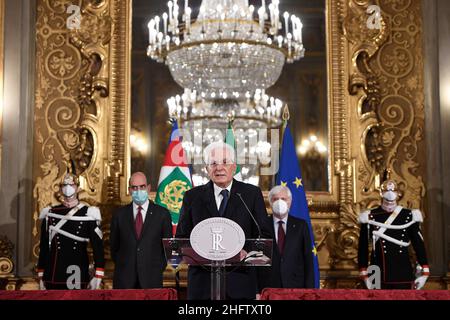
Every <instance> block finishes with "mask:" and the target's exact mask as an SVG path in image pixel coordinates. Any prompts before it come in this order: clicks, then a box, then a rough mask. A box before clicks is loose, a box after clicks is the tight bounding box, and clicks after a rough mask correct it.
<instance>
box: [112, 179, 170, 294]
mask: <svg viewBox="0 0 450 320" xmlns="http://www.w3.org/2000/svg"><path fill="white" fill-rule="evenodd" d="M128 190H129V192H130V194H131V196H132V198H133V202H132V203H130V204H129V205H127V206H124V207H122V208H120V209H119V210H118V212H116V213H115V214H114V216H113V217H112V221H111V234H110V244H111V257H112V259H113V261H114V263H115V270H114V280H113V287H114V289H146V288H161V287H162V285H163V271H164V269H165V268H166V266H167V261H166V258H165V255H164V248H163V244H162V238H170V237H171V236H172V220H171V217H170V213H169V211H167V209H165V208H163V207H161V206H159V205H157V204H155V203H153V202H152V201H150V200H149V198H148V194H149V193H150V184H148V185H147V178H146V177H145V174H143V173H142V172H136V173H134V174H133V175H132V176H131V178H130V181H129V187H128Z"/></svg>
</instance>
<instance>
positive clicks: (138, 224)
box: [134, 206, 143, 239]
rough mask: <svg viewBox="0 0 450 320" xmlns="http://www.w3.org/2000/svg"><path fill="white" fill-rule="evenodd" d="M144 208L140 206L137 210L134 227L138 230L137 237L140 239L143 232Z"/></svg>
mask: <svg viewBox="0 0 450 320" xmlns="http://www.w3.org/2000/svg"><path fill="white" fill-rule="evenodd" d="M141 211H142V207H141V206H138V209H137V215H136V220H135V222H134V227H135V229H136V236H137V238H138V239H139V238H140V237H141V232H142V225H143V223H142V212H141Z"/></svg>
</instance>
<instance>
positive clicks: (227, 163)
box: [208, 160, 233, 168]
mask: <svg viewBox="0 0 450 320" xmlns="http://www.w3.org/2000/svg"><path fill="white" fill-rule="evenodd" d="M232 164H233V162H232V161H230V160H224V161H223V162H216V161H214V162H212V163H209V164H208V166H209V167H211V168H216V167H217V166H220V165H222V166H231V165H232Z"/></svg>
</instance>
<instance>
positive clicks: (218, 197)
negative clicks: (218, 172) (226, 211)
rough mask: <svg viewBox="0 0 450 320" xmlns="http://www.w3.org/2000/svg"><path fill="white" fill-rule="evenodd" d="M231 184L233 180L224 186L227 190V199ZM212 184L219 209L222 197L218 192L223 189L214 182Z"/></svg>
mask: <svg viewBox="0 0 450 320" xmlns="http://www.w3.org/2000/svg"><path fill="white" fill-rule="evenodd" d="M232 184H233V181H231V183H230V184H229V185H228V187H226V188H225V189H227V190H228V199H230V194H231V185H232ZM213 186H214V198H215V199H216V205H217V210H219V208H220V204H221V203H222V199H223V196H222V195H221V194H220V192H222V190H224V189H223V188H221V187H219V186H217V185H216V184H215V183H213Z"/></svg>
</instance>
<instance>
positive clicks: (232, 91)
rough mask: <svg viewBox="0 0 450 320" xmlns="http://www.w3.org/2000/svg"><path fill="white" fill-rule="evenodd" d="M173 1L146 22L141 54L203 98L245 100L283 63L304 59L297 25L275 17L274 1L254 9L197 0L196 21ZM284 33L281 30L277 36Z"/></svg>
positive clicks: (240, 2) (241, 1)
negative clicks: (146, 41)
mask: <svg viewBox="0 0 450 320" xmlns="http://www.w3.org/2000/svg"><path fill="white" fill-rule="evenodd" d="M178 2H179V1H177V0H174V1H169V2H168V3H167V7H168V13H167V12H165V13H163V15H162V19H161V18H160V17H158V16H155V17H154V18H152V19H151V20H150V22H149V23H148V28H149V46H148V49H147V55H148V56H149V57H150V58H152V59H154V60H156V61H158V62H165V63H166V64H167V65H168V67H169V69H170V72H171V74H172V76H173V78H174V79H175V81H176V82H177V83H178V84H179V85H181V86H182V87H183V88H187V89H190V90H191V91H196V92H198V93H199V95H202V96H204V98H206V99H208V98H212V99H222V98H223V99H226V98H227V97H231V96H233V97H234V98H235V99H237V100H245V99H247V98H246V94H247V93H248V92H252V93H253V94H254V92H255V91H256V89H260V90H264V89H267V88H269V87H270V86H272V85H273V84H274V83H275V82H276V81H277V80H278V78H279V76H280V74H281V71H282V68H283V65H284V63H285V61H286V62H288V63H292V62H294V61H296V60H299V59H300V58H302V57H303V56H304V51H305V50H304V48H303V43H302V23H301V21H300V19H299V18H298V17H296V16H295V15H290V14H289V13H288V12H285V13H284V14H283V15H280V11H279V4H280V1H279V0H272V1H271V3H270V4H269V5H268V6H266V1H265V0H262V1H261V7H260V8H258V10H256V9H255V7H254V6H253V5H249V4H248V0H203V1H202V3H201V6H200V10H199V13H198V16H197V18H196V19H193V18H192V9H191V7H189V1H188V0H185V1H184V10H183V13H182V14H181V12H180V5H179V4H178ZM283 29H284V32H283Z"/></svg>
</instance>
